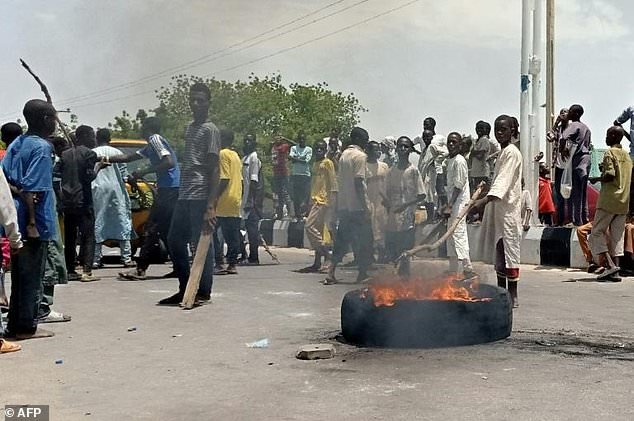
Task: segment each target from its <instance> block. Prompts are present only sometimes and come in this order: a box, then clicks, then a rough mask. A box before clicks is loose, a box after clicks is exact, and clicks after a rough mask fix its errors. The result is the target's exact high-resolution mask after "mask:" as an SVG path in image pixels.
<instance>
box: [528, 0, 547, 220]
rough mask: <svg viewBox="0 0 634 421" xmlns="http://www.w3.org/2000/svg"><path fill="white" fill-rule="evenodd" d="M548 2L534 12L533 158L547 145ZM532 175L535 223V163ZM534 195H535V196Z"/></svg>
mask: <svg viewBox="0 0 634 421" xmlns="http://www.w3.org/2000/svg"><path fill="white" fill-rule="evenodd" d="M545 1H546V0H535V9H534V12H533V56H532V57H531V64H530V73H531V80H532V83H531V87H532V104H531V105H532V106H531V108H532V112H531V118H530V120H531V122H532V124H531V141H530V145H531V152H530V157H531V158H533V157H535V156H537V154H539V151H540V150H541V148H542V145H545V144H546V131H545V120H546V115H545V112H546V110H545V108H544V107H543V106H544V93H545V92H544V84H543V83H542V74H543V71H542V67H543V66H542V63H544V52H545V48H544V47H545V45H544V35H545V34H544V30H545V25H544V19H545V14H544V12H545V7H544V6H545V4H544V2H545ZM530 170H531V171H530V173H527V174H526V175H527V176H528V178H525V182H526V185H527V186H529V179H530V186H532V190H531V194H532V198H533V209H534V211H533V216H534V218H533V223H537V222H538V218H537V216H538V208H537V205H538V195H539V185H538V182H539V180H538V178H539V164H538V163H533V165H532V166H531V167H530ZM533 193H534V194H533Z"/></svg>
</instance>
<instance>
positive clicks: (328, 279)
mask: <svg viewBox="0 0 634 421" xmlns="http://www.w3.org/2000/svg"><path fill="white" fill-rule="evenodd" d="M338 283H339V281H338V280H336V279H335V278H331V277H329V276H328V277H326V279H324V282H323V284H324V285H335V284H338Z"/></svg>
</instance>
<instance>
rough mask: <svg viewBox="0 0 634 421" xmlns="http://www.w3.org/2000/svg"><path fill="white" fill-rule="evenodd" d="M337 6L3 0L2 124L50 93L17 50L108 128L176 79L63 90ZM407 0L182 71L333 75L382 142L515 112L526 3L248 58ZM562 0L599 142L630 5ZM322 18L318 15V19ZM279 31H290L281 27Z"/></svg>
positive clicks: (103, 82) (428, 7)
mask: <svg viewBox="0 0 634 421" xmlns="http://www.w3.org/2000/svg"><path fill="white" fill-rule="evenodd" d="M333 1H334V0H310V1H309V0H294V1H293V0H267V1H249V0H225V1H222V0H209V1H204V0H190V1H184V0H169V1H167V0H144V1H141V0H109V1H99V0H56V1H54V2H52V1H45V0H2V1H1V2H0V16H2V24H1V25H0V49H1V51H3V53H4V54H3V58H4V62H3V64H2V66H0V81H1V88H0V121H1V122H5V121H9V120H11V119H15V118H17V117H19V116H20V113H19V110H21V108H22V105H23V104H24V102H25V101H26V100H28V99H30V98H33V97H40V96H41V94H40V93H39V89H38V88H37V86H36V85H35V83H34V81H33V80H32V79H31V78H30V76H28V75H27V74H26V72H25V71H24V70H23V69H22V68H21V67H20V65H19V63H18V58H20V57H22V58H24V59H25V60H26V61H27V62H28V63H29V64H30V65H31V66H32V67H33V68H34V70H36V71H37V72H38V73H39V74H40V75H41V76H42V78H43V79H44V81H45V82H46V83H47V85H48V86H49V89H50V90H51V93H52V95H53V100H54V102H55V104H56V105H57V107H58V109H63V108H65V107H66V106H70V107H71V109H72V110H73V112H74V113H76V114H78V115H79V117H80V121H81V122H82V123H85V124H90V125H93V126H103V125H105V124H106V123H107V122H108V121H112V119H113V117H114V116H115V115H117V114H119V113H120V112H121V110H123V109H126V110H128V111H130V112H131V113H132V114H134V113H135V112H136V110H137V109H138V108H145V109H150V108H153V107H155V106H156V105H157V101H156V100H155V98H154V95H153V94H152V90H153V89H156V88H157V87H159V86H161V85H162V84H165V83H166V82H167V81H168V77H167V76H164V77H161V78H157V79H155V80H150V81H147V82H146V83H143V84H139V85H136V86H133V87H129V88H127V89H120V90H117V91H114V92H113V91H111V92H109V93H107V94H106V95H99V96H98V95H92V96H90V97H88V98H84V99H79V100H68V99H69V98H74V97H77V96H80V95H86V94H91V93H94V92H95V91H101V90H104V89H109V88H112V87H113V86H117V85H121V84H124V83H127V82H133V81H135V80H138V79H140V78H143V77H145V76H148V75H152V74H155V73H158V72H161V71H164V70H166V69H169V68H173V67H176V66H179V65H182V64H183V63H186V62H189V61H192V60H196V59H198V58H200V57H202V56H205V55H207V56H209V55H210V54H211V53H214V52H217V51H219V50H223V49H226V48H227V47H230V46H232V45H234V44H236V43H239V42H241V41H243V40H247V39H250V38H252V37H255V36H257V35H258V34H261V33H262V32H265V31H267V30H269V29H271V28H275V27H278V26H280V25H282V24H285V23H286V22H289V21H292V20H293V19H296V18H298V17H300V16H302V15H305V14H307V13H310V12H312V11H315V10H317V9H319V8H320V7H324V6H326V5H328V4H330V3H332V2H333ZM407 2H408V0H366V1H361V0H342V1H340V2H338V3H337V4H335V5H333V6H331V7H329V8H326V9H324V10H323V11H321V12H320V13H317V14H314V15H312V16H310V17H308V18H306V19H304V20H302V21H300V22H296V23H293V24H291V25H287V26H285V27H284V28H283V29H280V30H277V31H275V32H271V33H269V34H267V35H265V36H263V37H260V38H257V39H256V40H254V41H263V40H264V39H265V38H272V39H269V40H264V41H263V42H261V43H259V44H258V45H254V46H251V47H248V46H249V44H251V43H253V42H254V41H251V42H249V43H244V44H241V45H240V46H238V47H234V48H232V49H229V50H227V51H228V52H229V53H230V54H227V52H225V53H223V54H221V55H220V56H219V55H218V54H216V55H215V56H213V55H212V56H211V57H212V58H214V60H212V61H207V62H204V63H201V64H199V65H197V66H193V67H191V68H188V69H185V70H182V71H181V72H180V73H189V74H195V75H208V74H214V75H215V76H217V78H220V79H226V80H231V81H234V80H237V79H242V80H244V79H246V78H247V76H248V75H249V73H251V72H254V73H256V74H257V75H265V74H267V73H271V72H275V71H279V72H281V74H282V76H283V78H284V81H285V83H286V84H289V83H291V82H301V83H316V82H321V81H325V82H327V83H328V84H329V85H330V87H331V88H332V89H333V90H336V91H342V92H344V93H348V92H354V94H355V95H356V96H357V97H358V98H359V100H360V101H361V103H362V105H364V106H365V107H366V108H368V109H369V110H370V111H369V112H368V113H365V114H363V116H362V123H361V124H362V126H364V127H365V128H367V129H368V130H369V132H370V136H371V137H373V138H379V137H383V136H385V135H395V136H398V135H401V134H407V135H410V136H414V135H417V134H419V132H420V126H421V121H422V118H423V117H425V116H427V115H432V116H434V117H435V118H436V120H437V121H438V127H437V129H438V131H439V132H441V133H445V134H446V133H448V132H450V131H454V130H455V131H459V132H469V133H471V132H473V126H474V125H475V122H476V121H477V120H479V119H484V120H487V121H492V120H493V119H494V118H495V117H496V116H497V115H498V114H500V113H507V114H513V115H518V114H519V65H520V29H521V28H520V25H521V21H520V20H521V19H520V18H521V16H520V8H521V2H520V1H519V0H478V1H472V0H444V1H431V0H420V1H418V2H415V3H413V4H411V5H409V6H407V7H405V8H403V9H400V10H398V11H395V12H393V13H390V14H387V15H385V16H382V17H379V18H377V19H374V20H371V21H369V22H367V23H365V24H362V25H358V26H355V27H353V28H351V29H349V30H346V31H343V32H340V33H338V34H336V35H333V36H329V37H326V38H324V39H321V40H318V41H314V42H310V43H308V44H306V45H304V46H301V47H298V48H295V49H292V50H288V51H285V52H282V53H280V54H277V55H275V56H273V57H271V58H268V59H265V60H260V61H257V62H254V63H252V64H248V65H243V64H245V63H248V62H250V61H252V60H257V59H259V58H261V57H263V56H266V55H267V54H274V53H276V52H278V51H281V50H284V49H287V48H290V47H293V46H295V45H298V44H302V43H305V42H307V41H310V40H312V39H314V38H317V37H321V36H323V35H325V34H327V33H330V32H333V31H337V30H339V29H341V28H344V27H346V26H348V25H351V24H355V23H357V22H361V21H363V20H364V19H368V18H371V17H372V16H374V15H377V14H379V13H382V12H384V11H386V10H388V9H391V8H394V7H398V6H400V5H402V4H405V3H407ZM355 3H359V4H357V5H355ZM556 3H557V21H556V25H557V29H556V36H557V44H556V45H557V47H556V76H555V77H556V107H557V108H560V107H562V106H568V105H570V104H572V103H575V102H577V103H580V104H582V105H583V106H584V107H585V109H586V115H585V117H584V118H585V120H586V122H587V123H588V125H589V126H590V128H591V129H592V130H593V132H594V134H595V135H594V142H595V144H597V146H601V145H603V144H604V142H603V137H604V133H605V129H606V128H607V127H608V126H609V125H610V124H611V122H612V121H613V120H614V118H615V117H616V116H617V115H618V114H619V113H620V111H621V110H622V109H623V108H624V107H625V106H627V105H630V103H634V98H633V96H634V95H632V90H633V88H634V86H633V85H634V78H632V70H631V69H632V47H631V44H630V43H629V42H628V41H629V39H630V37H631V30H630V28H629V26H628V25H627V21H626V16H632V14H633V13H634V3H633V2H630V1H627V0H583V1H582V0H576V1H575V0H557V2H556ZM346 8H347V10H343V9H346ZM338 11H341V12H340V13H336V12H338ZM332 13H336V14H334V15H333V16H331V17H328V18H323V17H325V16H326V15H328V14H332ZM321 18H323V19H321ZM316 19H321V20H319V21H318V22H315V23H312V24H311V21H314V20H316ZM295 28H297V30H293V29H295ZM291 30H293V31H291ZM282 31H291V32H289V33H288V34H285V35H282V36H277V34H279V33H280V32H282ZM247 47H248V48H247ZM240 65H243V66H240ZM236 66H240V67H236ZM232 67H235V68H234V69H231V68H232ZM95 103H98V104H95ZM62 116H64V115H62Z"/></svg>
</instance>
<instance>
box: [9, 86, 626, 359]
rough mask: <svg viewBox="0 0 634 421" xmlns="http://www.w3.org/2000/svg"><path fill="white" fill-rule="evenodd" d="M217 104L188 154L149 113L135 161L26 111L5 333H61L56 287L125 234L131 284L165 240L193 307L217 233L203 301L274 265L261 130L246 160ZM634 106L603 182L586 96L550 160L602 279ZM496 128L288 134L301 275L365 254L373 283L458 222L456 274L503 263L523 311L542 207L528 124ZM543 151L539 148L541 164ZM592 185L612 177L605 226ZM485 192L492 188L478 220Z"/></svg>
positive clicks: (363, 272)
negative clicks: (147, 193)
mask: <svg viewBox="0 0 634 421" xmlns="http://www.w3.org/2000/svg"><path fill="white" fill-rule="evenodd" d="M210 100H211V94H210V91H209V88H208V87H207V86H206V85H204V84H202V83H196V84H194V85H192V86H191V87H190V92H189V105H190V109H191V112H192V122H191V123H190V124H188V125H187V127H186V128H185V130H184V150H183V151H182V153H181V154H179V155H178V156H177V154H176V153H175V151H174V149H173V148H172V146H171V144H170V142H169V140H168V139H166V138H165V137H163V136H162V135H161V122H160V120H159V119H158V118H157V117H148V118H146V119H144V121H143V123H142V128H141V131H142V137H143V138H144V139H145V140H146V141H147V145H146V146H145V147H143V148H142V149H140V150H139V151H137V152H134V153H131V154H124V153H122V152H121V151H119V150H118V149H116V148H114V147H112V146H110V141H111V137H110V131H109V130H108V129H99V130H97V131H96V132H95V130H94V129H93V128H92V127H89V126H80V127H78V128H77V129H76V130H75V131H74V133H72V134H71V135H69V136H68V138H62V137H55V136H54V134H55V132H56V126H57V115H56V111H55V109H54V108H53V106H52V105H51V104H50V103H47V102H45V101H42V100H31V101H28V102H27V103H26V105H25V106H24V110H23V114H24V117H25V120H26V123H27V125H28V128H27V131H26V133H22V128H21V127H20V126H19V125H18V124H16V123H7V124H5V125H4V126H2V140H3V142H4V143H5V144H6V145H7V149H6V152H4V153H3V155H2V156H0V158H2V161H1V165H2V170H3V171H0V195H1V196H2V201H1V202H0V217H1V220H0V223H1V224H2V226H3V227H4V235H5V237H4V238H5V240H4V244H5V246H4V247H3V261H2V271H3V272H2V275H3V277H4V270H5V269H7V268H8V261H9V260H11V271H12V283H11V300H10V301H9V300H8V299H7V296H6V293H5V292H4V288H3V285H4V284H3V283H0V285H1V286H2V289H0V306H2V307H6V306H7V305H8V318H7V319H8V320H7V324H6V330H4V324H3V322H2V320H1V319H0V329H1V330H0V333H2V334H3V336H4V337H6V338H16V339H28V338H36V337H47V336H52V335H53V333H52V332H49V331H46V330H44V329H41V328H39V327H38V324H40V323H47V322H64V321H69V320H70V316H68V315H66V314H64V313H61V312H57V311H54V310H52V306H53V304H54V286H55V285H56V284H60V283H65V282H67V281H68V280H79V281H82V282H91V281H96V280H98V277H97V276H96V275H95V273H94V272H93V271H94V270H98V269H99V268H101V267H102V261H101V256H102V245H103V243H104V242H105V241H106V240H115V241H116V242H118V244H119V247H120V249H121V258H122V261H121V263H122V265H123V266H124V267H126V268H129V270H127V271H122V272H120V273H119V279H121V280H128V281H140V280H144V279H146V271H147V270H148V267H149V265H150V263H151V262H152V253H153V252H154V250H153V248H154V247H155V246H156V244H157V243H158V242H159V241H160V242H162V243H163V244H164V245H165V246H166V248H167V251H168V254H169V257H170V260H171V262H172V264H173V268H174V273H173V275H174V277H175V278H178V291H177V292H176V293H174V294H173V295H171V296H169V297H166V298H164V299H162V300H160V301H159V303H158V304H159V305H179V304H180V303H181V301H182V300H183V296H184V292H185V288H186V286H187V283H188V279H189V276H190V262H191V258H192V256H193V255H195V254H196V252H197V251H198V250H197V246H198V239H199V238H200V237H201V234H208V235H212V236H213V241H212V242H211V245H210V246H209V250H208V251H207V253H206V260H205V264H204V269H203V273H202V276H201V282H200V286H199V289H198V292H197V294H196V301H197V302H198V303H199V304H202V303H204V302H206V301H208V300H209V299H210V295H211V290H212V285H213V277H214V275H236V274H237V273H238V270H239V267H240V266H241V265H245V266H250V265H258V264H259V255H258V248H259V246H260V242H261V235H260V232H259V221H260V220H261V218H262V212H263V198H264V179H263V176H262V162H261V160H260V159H259V157H258V152H257V137H256V135H255V134H253V133H247V134H246V135H245V136H244V138H243V139H242V157H241V156H240V154H239V153H238V150H237V149H238V148H237V147H236V145H234V142H235V133H234V132H233V131H231V130H228V129H219V128H218V127H217V126H216V125H215V124H214V123H212V122H211V121H209V117H208V116H209V106H210ZM627 112H628V111H627V110H626V112H624V113H623V115H621V116H619V117H618V118H617V120H616V121H615V122H614V126H613V127H610V129H609V130H608V132H607V135H606V143H607V144H608V146H609V147H610V148H609V150H608V151H607V152H606V153H605V156H604V158H603V164H602V165H601V176H600V177H596V178H591V179H588V175H589V167H590V151H591V149H592V145H591V138H590V130H589V129H588V127H587V126H586V125H585V124H584V123H582V122H581V121H580V119H581V117H582V115H583V108H582V107H581V106H580V105H573V106H571V107H570V108H569V109H566V110H562V112H561V113H560V115H559V118H558V119H557V121H556V122H555V124H554V126H553V128H552V130H550V131H549V132H548V135H547V138H548V140H549V141H550V142H553V144H554V145H555V147H554V148H553V149H554V154H553V166H554V168H555V180H554V183H552V182H551V180H550V171H549V168H547V166H546V165H545V164H542V163H540V164H539V165H540V167H539V168H540V170H539V174H540V178H539V200H538V203H539V209H538V213H539V218H540V220H541V221H542V222H543V223H545V224H547V225H555V224H557V225H564V224H567V223H568V221H569V220H570V222H571V223H572V224H573V225H575V226H578V227H579V233H580V238H581V237H583V238H584V239H585V238H587V239H588V241H589V247H586V249H587V250H586V251H587V255H586V256H587V258H588V262H589V264H590V266H591V268H590V269H592V272H596V273H598V274H599V277H600V278H602V279H616V275H615V274H616V273H617V272H618V270H619V258H620V257H621V256H622V255H623V249H624V247H623V237H624V235H623V233H624V230H625V224H626V216H627V215H628V214H629V213H630V209H631V207H630V204H629V202H630V186H631V175H632V174H631V173H632V161H631V159H630V154H628V153H627V152H625V151H623V150H622V148H621V146H620V142H621V139H622V137H623V136H624V135H625V136H627V137H628V139H629V134H628V133H626V132H625V131H624V130H623V129H622V128H621V126H620V125H621V124H623V123H624V122H625V121H627V119H631V117H632V114H634V112H630V113H629V114H628V113H627ZM632 130H634V123H633V124H632ZM491 131H492V127H491V124H490V123H488V122H485V121H478V122H477V123H476V125H475V132H476V137H475V138H473V137H472V136H469V135H465V134H461V133H458V132H455V131H454V132H451V133H449V134H448V135H447V136H446V137H445V136H442V135H440V134H439V133H437V132H436V121H435V120H434V119H433V118H431V117H428V118H426V119H425V120H424V121H423V127H422V133H421V135H420V136H419V137H415V138H414V139H411V138H410V137H408V136H400V137H398V138H394V137H386V138H384V139H383V140H381V141H377V140H371V139H370V136H369V134H368V132H367V131H366V130H364V129H363V128H361V127H354V128H353V129H352V130H351V131H350V133H349V135H348V136H346V138H345V140H343V141H342V140H341V139H340V133H339V130H338V129H333V130H332V131H331V133H330V134H329V136H328V137H325V138H319V139H317V140H316V141H314V143H312V146H309V145H308V144H307V143H308V142H307V139H306V135H305V134H304V133H302V132H300V133H298V135H297V138H296V140H291V139H289V138H287V137H284V136H281V135H275V136H273V140H272V142H271V144H270V147H271V157H272V169H273V178H272V190H273V192H274V193H275V196H274V199H275V205H274V207H275V217H276V218H278V219H282V218H290V217H291V216H290V215H289V214H290V212H292V213H293V215H292V217H293V218H295V219H296V220H302V221H304V228H305V231H306V236H307V238H308V240H309V242H310V244H311V247H312V249H314V251H315V258H314V261H313V263H312V264H311V265H310V266H307V267H306V268H303V269H301V270H300V271H301V272H306V273H310V272H315V273H325V274H326V278H325V280H324V282H323V283H324V284H325V285H332V284H336V283H338V278H337V275H336V273H337V268H338V266H339V265H340V264H341V263H342V260H343V258H344V256H345V255H346V254H347V253H349V252H350V251H352V253H353V255H354V264H356V265H357V267H358V275H357V282H364V281H366V280H368V279H369V273H368V272H369V270H370V267H371V265H372V264H373V263H375V262H378V263H381V262H389V261H394V260H395V259H396V258H398V257H399V256H400V255H401V253H403V252H404V251H406V250H409V249H411V248H413V247H414V245H415V238H416V237H415V233H416V226H417V225H418V224H420V223H421V222H422V221H427V222H428V223H438V222H440V221H447V224H448V226H455V230H453V232H452V234H451V236H450V238H449V240H448V242H447V254H448V257H449V270H450V271H451V272H453V273H456V274H462V275H463V276H464V277H472V276H474V273H473V265H472V263H471V261H472V258H474V259H479V260H484V261H488V262H491V263H494V264H495V272H496V274H497V280H498V285H499V286H500V287H502V288H506V289H508V291H509V294H510V296H511V298H512V301H513V305H514V307H516V306H518V303H519V302H518V293H517V289H518V288H517V286H518V281H519V278H520V274H519V261H520V243H521V239H522V231H523V230H526V229H527V228H528V227H529V225H530V222H529V221H530V219H531V212H532V205H531V203H532V200H531V199H530V198H529V197H527V191H526V190H523V179H522V162H523V160H522V156H521V153H520V149H519V125H518V121H517V119H516V118H514V117H512V116H508V115H501V116H499V117H497V118H496V119H495V121H494V124H493V132H494V137H495V140H493V139H491V137H490V136H491ZM632 150H634V149H632V148H631V151H630V153H632ZM541 157H542V156H538V157H535V159H534V160H535V165H538V162H539V160H540V159H541ZM142 159H144V160H146V161H147V162H148V165H147V167H145V168H144V169H142V170H139V171H137V172H132V173H128V170H127V167H126V163H128V162H131V161H136V160H142ZM289 167H290V168H289ZM150 173H154V174H156V190H155V193H154V200H153V204H152V207H151V210H150V215H149V218H148V221H147V223H146V224H145V227H144V230H143V232H142V236H143V242H142V246H141V250H140V253H139V256H138V258H137V259H136V262H133V260H132V251H131V240H133V239H134V237H135V235H136V233H135V232H134V230H133V228H132V222H131V205H130V198H129V194H128V192H127V190H126V182H127V183H128V184H129V185H132V186H133V188H134V186H135V184H136V181H137V180H139V179H142V178H143V177H144V176H145V175H147V174H150ZM588 181H590V182H591V183H596V182H601V193H600V196H599V200H598V203H597V210H596V213H595V216H594V221H592V222H590V221H589V220H588V219H589V212H588V205H587V197H586V193H585V192H586V187H587V183H588ZM477 187H480V188H481V191H482V193H481V195H480V196H479V197H474V202H473V203H472V204H473V206H472V209H471V211H470V212H469V213H468V215H467V216H466V217H463V216H464V214H465V213H466V211H467V209H466V208H467V207H469V204H470V203H471V201H470V199H471V196H472V194H473V192H474V190H475V189H476V188H477ZM476 199H477V200H476ZM60 222H61V223H62V224H63V230H62V229H60ZM467 223H477V224H480V225H481V229H480V230H479V232H480V235H481V239H480V240H479V241H478V247H477V248H473V249H472V248H470V245H469V238H468V235H467ZM590 224H591V225H590ZM589 225H590V226H591V228H588V226H589ZM242 228H244V229H245V231H246V235H245V237H246V238H243V235H242V232H241V229H242ZM581 233H583V235H582V234H581ZM225 243H226V250H227V251H226V254H225V252H224V250H225ZM247 244H248V252H247V247H246V245H247ZM582 244H587V242H586V243H582ZM77 246H78V247H77ZM474 249H475V250H474ZM77 250H79V253H77ZM9 251H10V253H9ZM9 254H10V256H9ZM588 255H589V257H588ZM1 317H2V314H1V313H0V318H1ZM2 347H3V348H2V349H3V352H10V351H12V350H17V349H19V345H16V344H15V343H12V342H8V341H6V340H2Z"/></svg>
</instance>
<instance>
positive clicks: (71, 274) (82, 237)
mask: <svg viewBox="0 0 634 421" xmlns="http://www.w3.org/2000/svg"><path fill="white" fill-rule="evenodd" d="M75 137H76V139H77V140H76V143H77V144H76V145H75V147H71V148H67V149H66V150H64V152H62V156H61V159H60V162H59V165H58V170H57V171H58V172H59V174H60V175H61V207H62V210H63V213H64V240H65V247H64V257H65V260H66V270H67V271H68V279H69V280H70V281H73V280H80V281H82V282H91V281H96V280H97V278H95V277H94V276H93V274H92V266H93V262H94V253H95V211H94V209H93V197H92V187H91V183H92V181H93V180H94V179H95V178H96V176H97V173H98V171H99V170H100V169H101V168H103V167H104V164H101V161H100V160H99V158H98V157H97V154H96V153H95V152H94V150H93V148H95V147H96V146H97V145H96V140H95V131H94V130H93V128H92V127H90V126H79V127H78V128H77V130H75ZM78 234H79V260H80V261H79V263H80V265H81V267H82V270H83V272H82V274H81V275H79V274H78V273H77V272H76V270H75V264H76V260H77V250H76V247H75V244H77V238H78Z"/></svg>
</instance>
